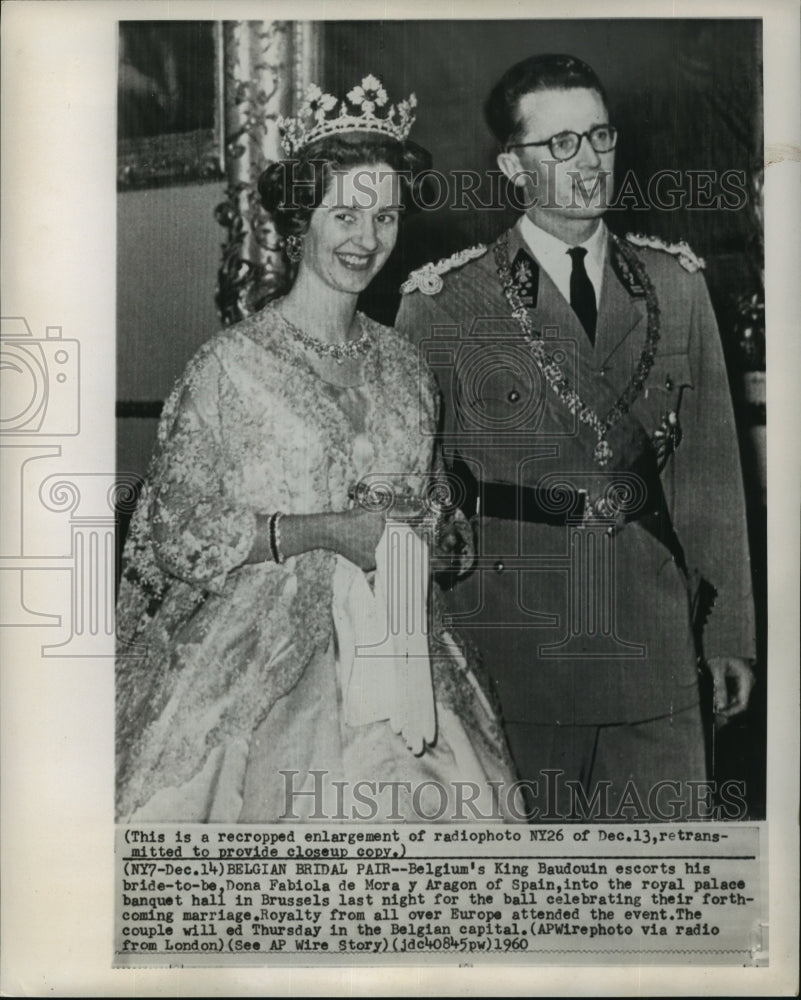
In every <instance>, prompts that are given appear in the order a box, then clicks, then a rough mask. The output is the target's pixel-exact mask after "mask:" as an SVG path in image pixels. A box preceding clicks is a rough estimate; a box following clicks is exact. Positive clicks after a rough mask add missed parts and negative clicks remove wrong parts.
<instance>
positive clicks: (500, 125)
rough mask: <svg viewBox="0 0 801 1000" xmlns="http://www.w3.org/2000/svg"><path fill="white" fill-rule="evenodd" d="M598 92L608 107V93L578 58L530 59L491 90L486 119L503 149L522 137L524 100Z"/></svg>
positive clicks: (519, 65) (517, 65)
mask: <svg viewBox="0 0 801 1000" xmlns="http://www.w3.org/2000/svg"><path fill="white" fill-rule="evenodd" d="M576 87H581V88H586V89H587V90H596V91H597V92H598V93H599V94H600V96H601V99H602V100H603V102H604V104H606V103H607V102H606V91H605V90H604V86H603V84H602V83H601V81H600V80H599V79H598V77H597V76H596V74H595V71H594V70H593V69H592V68H591V67H590V66H588V65H587V64H586V63H585V62H582V61H581V60H580V59H577V58H576V57H575V56H568V55H553V54H547V55H539V56H530V57H529V58H528V59H524V60H523V61H522V62H519V63H516V64H515V65H514V66H512V67H511V68H510V69H508V70H507V71H506V72H505V73H504V74H503V76H502V77H501V78H500V80H499V81H498V82H497V83H496V84H495V86H494V87H493V88H492V90H491V91H490V95H489V97H488V98H487V101H486V104H485V105H484V117H485V118H486V120H487V124H488V125H489V127H490V129H491V130H492V132H493V134H494V136H495V138H496V139H497V140H498V142H499V143H500V144H501V145H502V146H506V145H507V144H508V143H509V141H510V139H516V138H518V137H519V136H518V129H519V128H520V124H521V123H520V117H519V110H520V98H521V97H523V96H524V95H525V94H532V93H534V92H535V91H538V90H572V89H574V88H576Z"/></svg>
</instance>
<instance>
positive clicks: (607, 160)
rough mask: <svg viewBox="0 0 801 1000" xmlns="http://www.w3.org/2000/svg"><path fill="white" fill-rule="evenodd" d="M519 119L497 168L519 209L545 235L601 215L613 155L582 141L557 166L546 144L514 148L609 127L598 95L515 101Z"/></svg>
mask: <svg viewBox="0 0 801 1000" xmlns="http://www.w3.org/2000/svg"><path fill="white" fill-rule="evenodd" d="M518 118H519V121H520V127H519V129H518V133H517V136H516V138H515V139H513V140H512V144H513V148H510V149H509V151H508V152H504V153H501V154H500V156H499V157H498V163H499V166H500V167H501V169H502V170H503V172H504V173H505V174H506V176H507V177H509V178H511V179H512V180H513V181H514V183H515V186H516V193H517V198H518V201H519V204H520V207H524V208H526V209H527V210H528V213H529V215H530V216H531V217H532V220H533V221H534V222H536V223H539V224H541V225H543V228H548V229H553V228H556V229H558V228H559V227H560V225H562V224H569V222H570V221H571V220H574V221H579V220H592V219H597V218H599V217H600V216H601V215H603V213H604V212H605V211H606V209H607V208H608V207H609V203H610V201H611V198H612V191H613V180H612V171H613V168H614V165H615V152H614V149H613V150H610V151H609V152H608V153H596V152H595V150H594V149H593V148H592V146H591V145H590V141H589V137H588V136H586V135H584V136H583V138H582V139H581V142H580V145H579V147H578V150H577V151H576V153H575V155H573V156H572V157H571V158H570V159H568V160H557V159H555V158H554V155H553V153H552V152H551V150H550V148H549V146H548V145H547V144H546V145H542V146H539V145H538V146H525V147H521V146H518V145H517V143H530V142H537V143H538V142H545V141H546V140H549V139H552V138H554V137H556V136H560V135H561V134H562V133H564V132H576V133H578V134H579V135H582V133H585V132H589V130H590V129H591V128H593V127H594V126H597V125H605V124H608V123H609V117H608V112H607V110H606V106H605V104H604V102H603V100H602V98H601V95H600V94H599V93H598V92H597V91H595V90H588V89H585V88H572V89H570V90H538V91H535V92H533V93H529V94H524V95H523V96H522V97H521V98H520V102H519V104H518ZM557 141H559V140H557Z"/></svg>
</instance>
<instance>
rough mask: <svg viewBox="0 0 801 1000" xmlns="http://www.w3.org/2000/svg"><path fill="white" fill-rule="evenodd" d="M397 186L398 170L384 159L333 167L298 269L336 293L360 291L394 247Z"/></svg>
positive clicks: (399, 209) (310, 227)
mask: <svg viewBox="0 0 801 1000" xmlns="http://www.w3.org/2000/svg"><path fill="white" fill-rule="evenodd" d="M398 186H399V185H398V174H397V173H396V171H394V170H393V169H392V168H391V167H390V166H388V165H387V164H386V163H381V164H362V165H361V166H356V167H351V168H350V169H349V170H341V171H337V172H336V173H335V174H334V175H333V177H332V179H331V183H330V184H329V186H328V190H327V191H326V193H325V197H324V198H323V201H322V204H321V205H320V206H319V207H318V208H316V209H315V211H314V213H313V215H312V217H311V221H310V223H309V228H308V231H307V232H306V236H305V239H304V248H303V259H302V262H301V265H300V266H301V269H305V268H308V269H309V270H310V271H311V272H312V273H313V274H314V275H315V276H316V277H317V278H318V279H319V280H320V281H322V282H323V283H324V284H326V285H328V286H329V288H333V289H335V290H337V291H340V292H346V293H349V294H358V293H359V292H361V291H363V290H364V289H365V288H366V287H367V286H368V285H369V284H370V282H371V281H372V280H373V278H374V277H375V276H376V274H378V272H379V271H380V270H381V268H382V267H383V266H384V264H385V263H386V260H387V258H388V257H389V255H390V254H391V253H392V250H393V248H394V247H395V241H396V240H397V238H398V219H399V216H400V211H401V207H400V201H399V195H398Z"/></svg>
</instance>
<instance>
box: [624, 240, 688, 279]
mask: <svg viewBox="0 0 801 1000" xmlns="http://www.w3.org/2000/svg"><path fill="white" fill-rule="evenodd" d="M626 239H627V240H628V241H629V243H632V244H634V246H635V247H650V248H651V250H664V252H665V253H670V254H673V256H674V257H676V258H677V259H678V262H679V264H681V266H682V267H683V268H684V270H685V271H689V272H690V274H695V272H696V271H700V270H701V269H702V268H704V267H706V261H705V260H704V258H703V257H699V256H697V254H695V253H694V251H693V250H691V249H690V247H689V246H688V244H687V243H685V241H684V240H679V241H678V243H666V242H665V241H664V240H662V239H660V238H659V237H658V236H645V235H644V234H643V233H626Z"/></svg>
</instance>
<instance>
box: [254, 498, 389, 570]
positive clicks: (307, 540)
mask: <svg viewBox="0 0 801 1000" xmlns="http://www.w3.org/2000/svg"><path fill="white" fill-rule="evenodd" d="M271 516H272V515H270V514H257V515H256V534H255V538H254V541H253V546H252V548H251V550H250V553H249V555H248V557H247V559H246V560H245V562H246V563H259V562H269V561H271V560H272V558H273V556H272V551H271V547H270V518H271ZM384 525H385V517H384V514H383V513H380V512H379V513H375V512H373V511H367V510H363V509H362V508H361V507H355V508H354V509H353V510H346V511H341V512H334V513H325V514H284V515H282V517H281V519H280V521H279V524H278V531H279V533H280V541H279V544H278V549H279V552H280V555H281V556H282V557H283V558H287V557H288V556H296V555H300V553H302V552H308V551H310V550H311V549H329V550H330V551H332V552H337V553H339V555H341V556H344V557H345V558H346V559H349V560H350V561H351V562H352V563H355V564H356V565H357V566H360V567H361V568H362V569H363V570H371V569H375V550H376V547H377V546H378V543H379V541H380V540H381V535H382V534H383V532H384Z"/></svg>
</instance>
